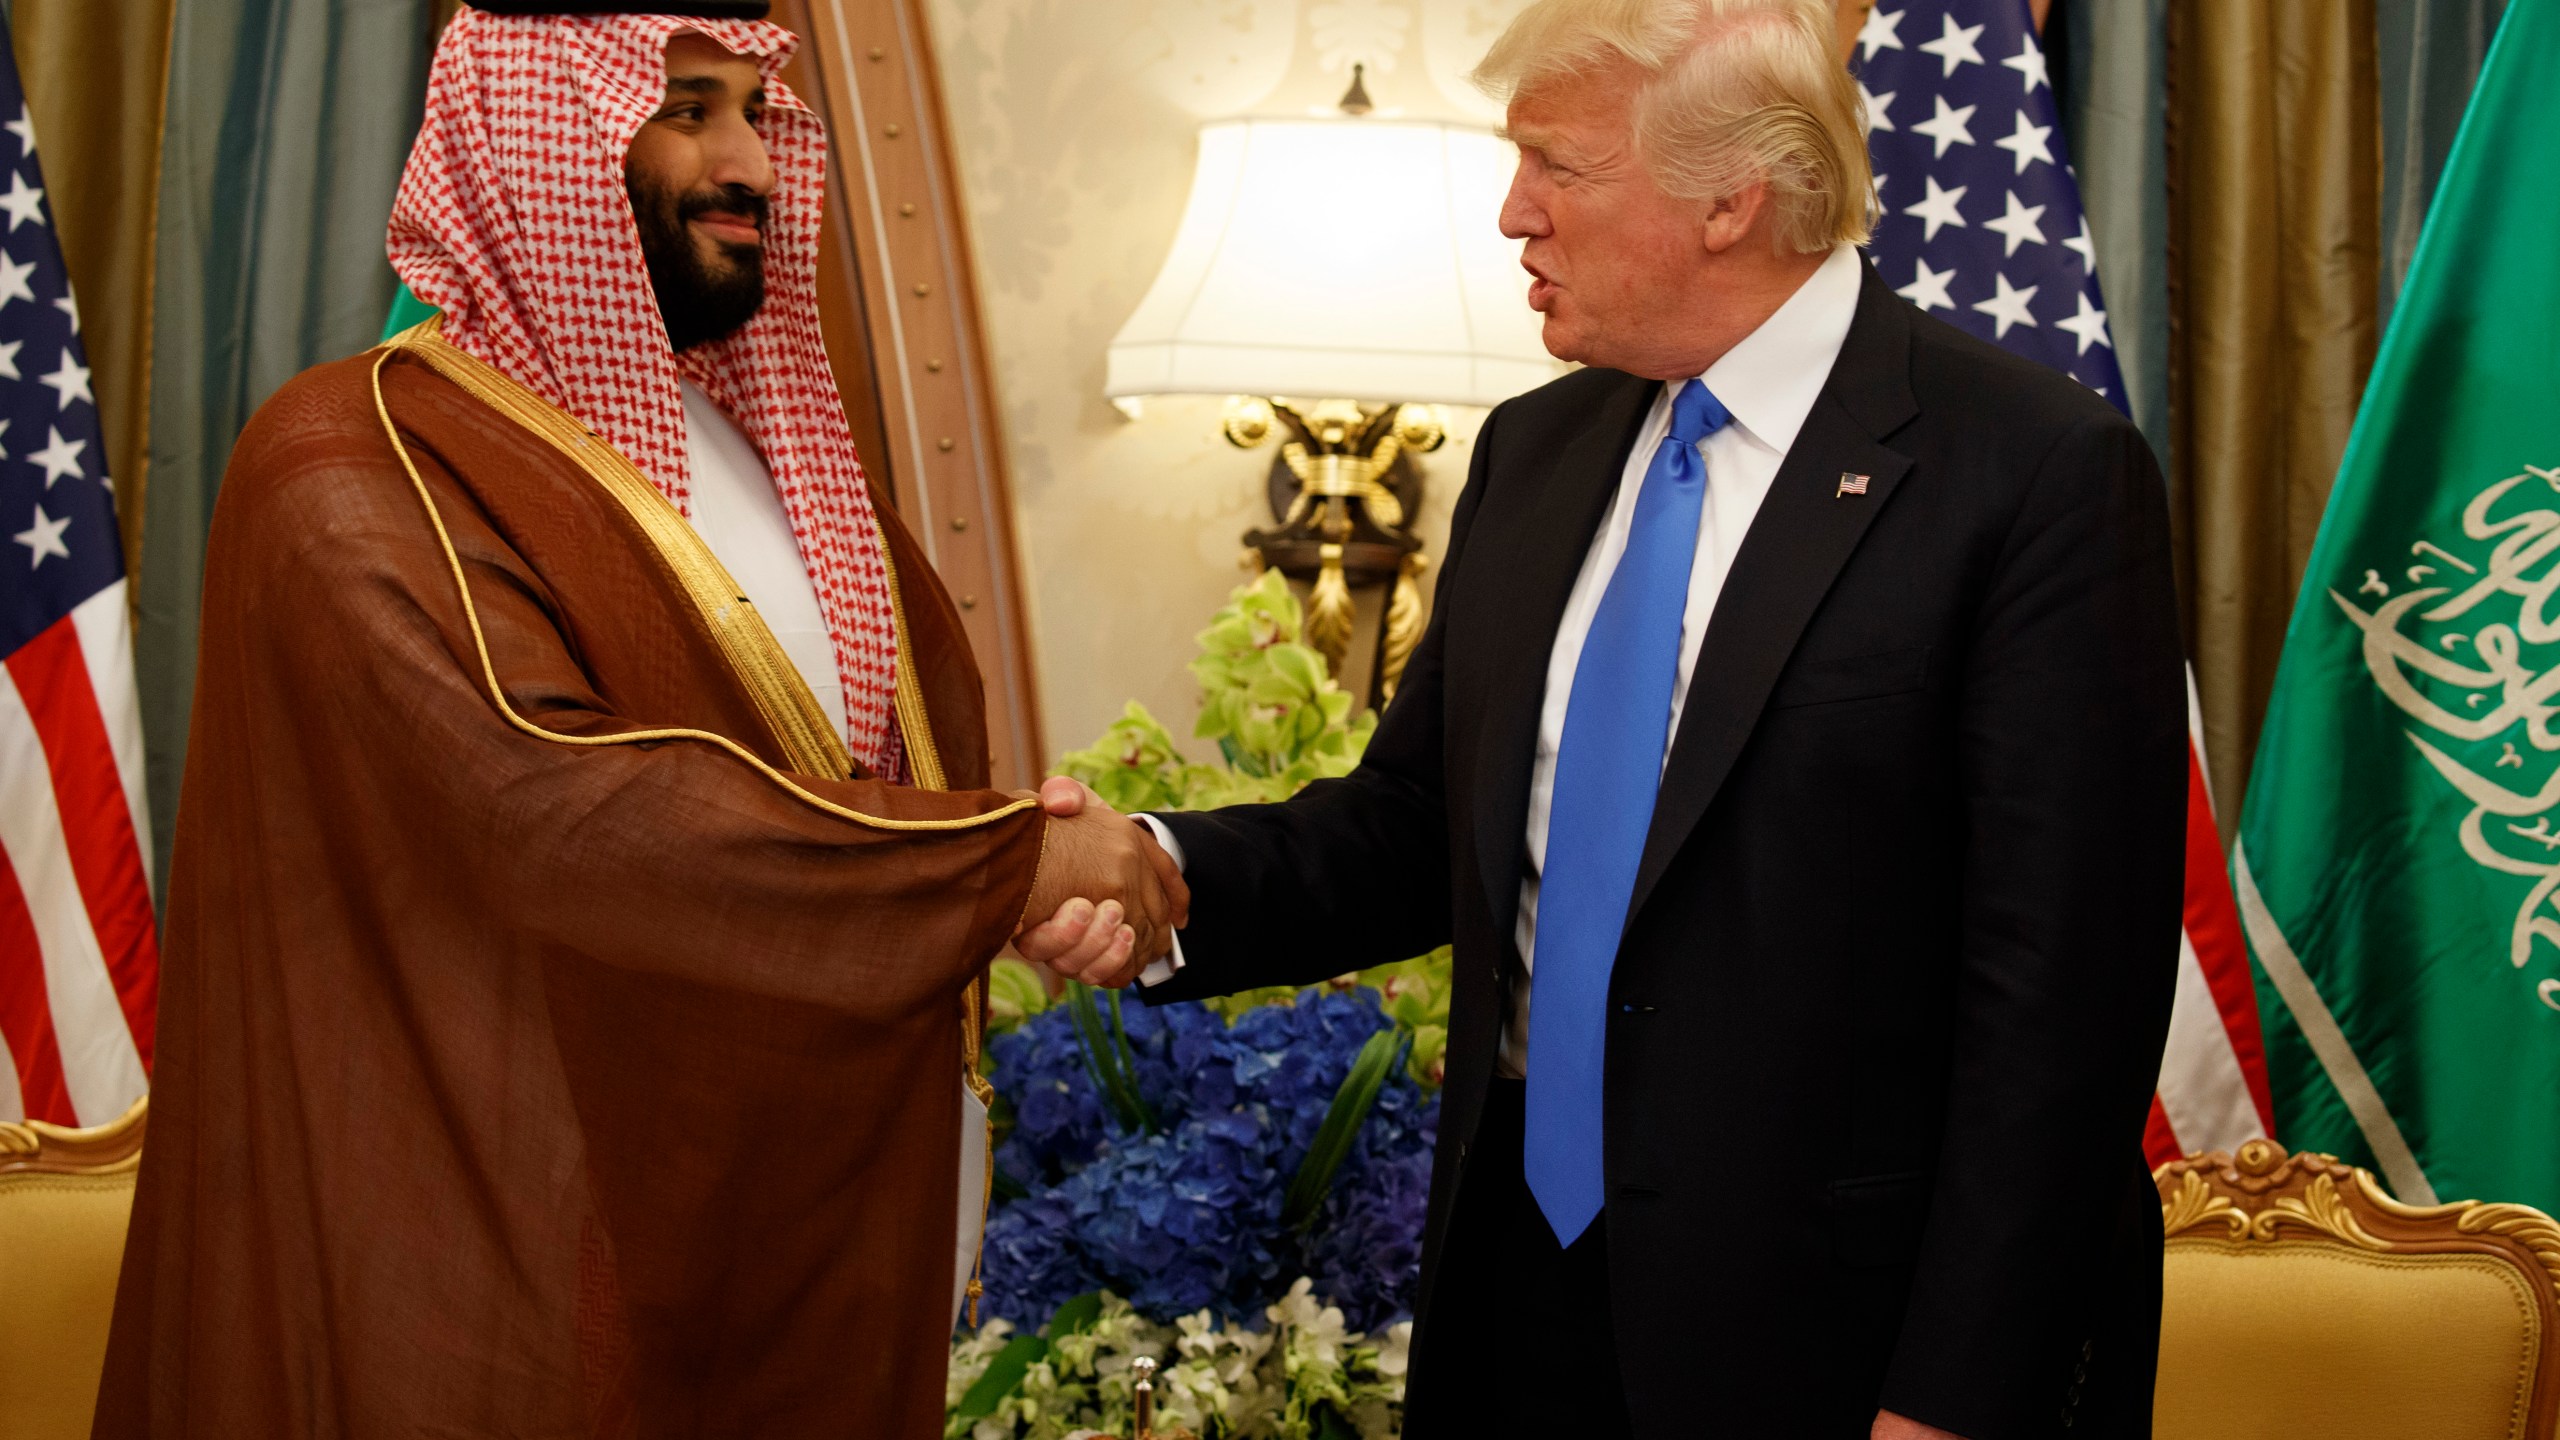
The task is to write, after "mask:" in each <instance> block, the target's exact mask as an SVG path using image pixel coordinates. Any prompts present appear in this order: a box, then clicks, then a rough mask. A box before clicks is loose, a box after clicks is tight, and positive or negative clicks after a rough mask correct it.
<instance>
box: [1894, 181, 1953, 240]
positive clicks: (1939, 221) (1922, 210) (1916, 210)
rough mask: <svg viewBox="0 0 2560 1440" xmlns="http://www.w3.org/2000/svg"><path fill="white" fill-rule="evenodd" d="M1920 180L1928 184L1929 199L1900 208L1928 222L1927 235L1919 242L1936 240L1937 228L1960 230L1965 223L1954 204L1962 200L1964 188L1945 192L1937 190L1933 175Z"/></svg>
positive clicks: (1906, 213) (1903, 211) (1907, 213)
mask: <svg viewBox="0 0 2560 1440" xmlns="http://www.w3.org/2000/svg"><path fill="white" fill-rule="evenodd" d="M1920 178H1921V179H1922V180H1924V181H1926V182H1928V186H1929V198H1927V199H1925V200H1923V201H1921V202H1920V203H1919V204H1917V205H1906V206H1904V207H1902V213H1903V214H1905V215H1917V216H1919V217H1920V218H1921V219H1922V220H1924V221H1926V222H1928V233H1926V234H1924V235H1922V236H1921V237H1920V238H1921V240H1922V241H1923V242H1926V241H1930V240H1935V239H1937V238H1938V227H1940V226H1942V225H1953V226H1956V227H1957V228H1959V229H1962V228H1963V226H1964V223H1965V221H1964V216H1962V215H1960V214H1958V213H1956V202H1957V201H1959V200H1961V199H1963V198H1964V192H1965V187H1964V186H1962V185H1959V186H1957V187H1956V188H1954V189H1953V190H1945V189H1941V188H1939V186H1938V177H1937V176H1935V175H1923V176H1921V177H1920Z"/></svg>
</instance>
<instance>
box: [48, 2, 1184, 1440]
mask: <svg viewBox="0 0 2560 1440" xmlns="http://www.w3.org/2000/svg"><path fill="white" fill-rule="evenodd" d="M487 3H489V4H495V3H496V0H487ZM702 3H705V4H709V3H714V0H702ZM728 8H729V9H730V10H731V11H732V13H734V10H735V8H736V6H735V0H729V6H728ZM789 44H790V37H789V36H788V34H787V33H785V32H782V31H780V30H778V29H777V28H775V27H772V26H769V25H764V24H760V23H749V22H747V21H743V20H735V19H713V18H706V17H703V16H699V15H698V16H696V17H694V18H690V19H680V18H671V17H667V16H654V17H637V16H615V17H610V18H604V17H595V18H581V19H568V18H559V17H540V18H536V17H529V16H528V17H502V16H499V15H495V14H489V13H477V12H474V11H468V10H466V11H465V12H463V14H462V16H461V17H460V18H459V19H457V20H456V21H455V22H454V24H453V25H452V26H451V27H450V28H449V30H448V32H447V34H446V37H445V39H444V42H443V44H442V46H441V47H440V49H439V52H438V57H437V62H436V71H435V76H434V79H433V81H432V82H431V96H430V101H429V106H428V115H427V120H426V124H425V127H424V129H423V130H422V132H421V135H420V138H419V141H418V145H417V148H416V150H415V151H414V152H413V154H412V157H411V162H410V167H409V171H408V173H407V175H406V176H405V177H404V180H403V185H402V191H401V197H400V202H399V205H398V208H397V210H396V211H395V215H394V220H393V238H392V251H393V256H394V260H395V263H396V264H397V265H398V267H399V268H400V270H401V272H402V274H403V276H404V277H405V278H406V279H407V280H408V281H409V283H410V284H411V286H412V287H413V288H414V289H416V290H417V291H418V293H419V294H420V295H421V296H422V297H424V298H426V299H428V300H429V301H431V302H433V303H435V304H437V305H438V306H440V307H441V308H442V312H443V314H442V318H441V322H440V324H439V323H431V324H429V325H427V326H423V327H420V329H419V330H416V331H412V332H410V333H409V334H407V335H404V336H403V337H401V338H399V339H398V340H395V341H393V342H391V343H390V344H387V345H385V346H384V347H382V348H380V349H377V350H374V351H372V352H370V353H367V354H365V355H361V356H357V357H354V358H352V359H347V360H342V361H338V362H336V363H334V364H329V365H323V366H320V367H318V368H316V369H314V370H312V371H309V372H308V373H306V374H304V375H303V376H301V377H300V378H298V379H296V380H295V381H293V382H292V383H291V384H289V385H287V386H286V387H285V388H284V389H283V390H282V391H281V392H279V393H278V394H277V396H276V397H275V398H274V399H273V400H271V401H269V402H268V403H267V404H266V405H265V406H264V407H263V408H262V409H261V410H260V411H259V413H258V415H257V417H256V418H255V419H254V420H253V421H252V422H251V424H250V426H249V428H248V430H247V431H246V432H245V433H244V434H243V435H242V437H241V439H240V442H239V445H238V447H237V449H236V450H235V451H234V453H233V456H232V460H231V466H230V469H229V472H228V474H227V476H226V478H225V482H224V486H223V491H222V499H221V504H220V507H219V510H218V511H217V514H216V517H215V524H214V529H213V536H212V545H211V551H210V554H209V556H208V562H207V582H206V595H205V608H204V617H205V618H204V632H203V648H202V662H201V669H200V672H199V680H198V689H197V693H196V701H195V720H194V729H193V744H192V747H191V749H190V752H189V755H188V768H187V778H186V787H185V792H184V796H183V799H182V802H181V805H180V808H179V812H178V844H177V853H176V857H175V860H174V862H173V866H172V872H171V882H170V897H169V908H168V916H167V928H166V940H165V946H166V949H165V954H166V962H165V964H166V969H165V980H164V983H165V986H166V988H165V991H164V994H163V1001H162V1009H161V1028H160V1033H159V1045H160V1051H159V1054H160V1064H159V1072H158V1082H159V1083H158V1085H157V1093H156V1095H155V1096H154V1099H153V1111H154V1113H153V1117H152V1127H151V1139H150V1144H149V1146H148V1149H147V1152H146V1158H145V1162H144V1166H143V1172H142V1180H141V1189H140V1193H139V1196H138V1198H137V1201H136V1205H135V1210H134V1217H133V1228H132V1233H131V1238H130V1240H129V1242H128V1246H127V1251H126V1259H125V1265H124V1271H123V1277H122V1282H121V1288H120V1291H119V1294H118V1299H117V1308H116V1318H115V1327H114V1333H113V1337H112V1340H111V1343H110V1346H109V1354H108V1361H107V1369H106V1378H105V1383H104V1386H103V1390H102V1394H101V1396H100V1405H99V1410H98V1420H97V1428H96V1433H97V1434H98V1435H99V1436H101V1437H119V1440H121V1437H137V1436H146V1435H149V1436H179V1435H189V1436H197V1435H200V1436H223V1437H231V1436H241V1437H247V1436H258V1437H272V1436H304V1435H309V1436H321V1435H326V1436H369V1435H390V1434H397V1435H402V1436H409V1435H432V1436H499V1435H504V1436H572V1435H575V1436H588V1435H614V1436H624V1435H652V1436H654V1435H732V1434H735V1435H747V1434H754V1435H802V1434H827V1435H849V1436H865V1437H869V1436H883V1437H896V1436H926V1435H934V1434H939V1433H940V1428H941V1413H942V1391H943V1375H944V1372H945V1368H946V1345H947V1337H948V1328H949V1325H950V1322H951V1317H952V1310H953V1285H954V1251H955V1236H954V1217H955V1215H956V1214H958V1213H959V1212H960V1211H961V1210H962V1208H963V1206H964V1205H969V1206H971V1207H972V1208H974V1207H975V1205H977V1204H982V1203H983V1198H984V1197H983V1194H980V1195H976V1196H967V1197H964V1196H963V1195H962V1194H961V1187H960V1183H959V1181H958V1178H957V1176H958V1167H955V1165H954V1154H955V1149H957V1148H961V1141H962V1137H963V1136H964V1124H965V1122H964V1119H963V1110H964V1103H965V1102H964V1094H963V1090H962V1080H963V1076H964V1074H968V1073H969V1071H968V1068H967V1067H968V1064H969V1061H970V1059H971V1058H972V1057H973V1055H974V1049H975V1039H976V1023H977V1019H978V1016H979V1014H980V1013H981V1012H980V1011H979V1010H978V1009H977V1008H976V1001H975V996H974V994H973V993H971V992H972V991H973V988H974V987H973V982H974V981H976V980H977V979H978V977H980V976H981V975H982V974H983V971H984V967H985V965H986V963H987V961H988V960H989V959H990V957H992V956H993V955H994V953H995V952H996V951H997V950H998V949H999V948H1000V947H1002V946H1003V945H1004V944H1005V943H1006V941H1007V939H1008V938H1009V937H1010V936H1012V935H1014V934H1015V933H1016V932H1017V930H1018V929H1019V928H1020V927H1021V925H1022V924H1023V922H1024V920H1025V918H1026V917H1033V918H1048V919H1049V920H1050V923H1051V924H1052V925H1056V924H1059V923H1062V922H1061V921H1060V920H1059V919H1058V918H1057V917H1061V916H1063V917H1064V920H1063V923H1065V924H1067V925H1068V926H1069V928H1071V929H1072V928H1074V927H1077V926H1081V927H1082V931H1083V933H1084V935H1085V936H1086V939H1085V941H1084V942H1083V945H1082V949H1081V952H1080V953H1079V954H1078V955H1077V956H1076V957H1074V962H1073V963H1074V964H1076V965H1078V966H1081V965H1086V964H1097V965H1102V966H1106V967H1110V968H1114V969H1117V968H1120V967H1122V966H1124V965H1125V964H1128V963H1134V962H1136V961H1139V960H1143V959H1145V958H1148V957H1151V956H1152V955H1154V954H1155V953H1156V952H1157V951H1159V950H1160V949H1162V948H1163V946H1164V944H1165V940H1164V936H1165V935H1166V933H1167V932H1168V931H1169V929H1170V925H1171V922H1172V921H1173V919H1174V918H1176V916H1177V914H1178V911H1179V907H1180V904H1181V900H1182V896H1181V892H1180V888H1179V882H1178V880H1167V879H1165V878H1163V877H1164V876H1165V874H1166V868H1165V867H1164V865H1163V863H1162V862H1161V860H1160V858H1159V857H1157V856H1156V855H1155V854H1153V853H1152V851H1153V842H1152V841H1151V840H1148V839H1146V838H1145V833H1144V832H1143V831H1141V830H1140V829H1139V828H1138V827H1136V826H1134V825H1131V824H1129V823H1127V822H1126V821H1125V820H1121V819H1118V818H1116V817H1110V816H1107V815H1089V816H1079V817H1076V818H1072V819H1051V818H1048V817H1046V816H1044V815H1043V814H1042V812H1041V810H1040V808H1039V806H1038V804H1037V803H1036V802H1035V801H1034V800H1032V799H1030V798H1028V797H1024V796H1019V795H1014V794H1008V793H1004V792H999V791H993V790H990V789H989V788H987V777H988V761H987V750H986V743H985V735H984V730H983V714H982V703H983V700H982V695H981V692H980V686H979V680H978V675H977V670H976V667H975V664H974V662H973V661H972V659H971V656H970V653H969V648H968V645H967V642H966V640H965V639H964V638H963V636H962V632H961V628H960V624H959V618H958V615H957V613H956V611H955V610H954V609H953V607H952V605H951V603H950V601H949V599H948V597H947V596H946V595H945V594H944V592H943V590H942V588H941V586H940V585H938V584H937V583H936V582H935V580H934V578H933V575H932V573H931V571H930V570H929V569H927V568H926V565H925V563H924V560H923V556H922V552H921V551H920V549H919V547H918V546H917V545H916V543H915V541H914V539H913V538H912V537H911V536H910V535H909V534H908V533H907V531H906V530H905V529H904V528H903V527H902V526H901V525H900V524H899V522H898V519H897V517H896V515H895V513H894V512H893V511H892V510H891V509H890V508H889V506H888V504H887V503H886V500H885V497H883V496H881V495H880V494H878V493H877V492H875V491H872V490H870V489H868V488H867V482H865V481H864V480H863V477H862V475H861V471H860V468H859V464H858V462H857V461H855V460H854V457H853V453H852V448H851V443H850V439H849V437H847V435H846V434H845V430H844V422H843V416H842V412H841V409H840V407H839V406H838V404H837V400H836V396H835V392H834V389H833V385H832V381H831V380H830V379H829V378H828V377H827V374H826V371H825V368H824V361H823V352H822V351H821V350H820V349H819V348H818V332H817V325H816V310H815V301H814V281H813V276H814V258H813V257H814V252H815V246H816V226H817V217H818V213H819V203H820V202H819V195H820V191H819V188H818V182H819V178H820V177H821V176H822V174H823V152H822V151H821V150H820V149H818V148H817V147H818V145H819V144H820V143H821V140H820V137H819V132H818V122H817V121H816V119H815V117H814V116H812V115H810V114H809V112H808V111H806V110H805V109H803V108H801V107H800V105H799V103H798V102H797V101H796V100H795V99H793V98H792V97H790V96H789V94H788V93H787V92H786V91H784V90H783V89H782V87H781V86H780V85H779V83H778V82H777V81H775V80H774V79H773V74H774V72H775V70H776V69H777V68H778V67H779V65H780V63H781V60H782V58H783V56H784V55H785V54H786V53H787V51H788V47H789ZM626 166H627V167H628V173H627V174H626V173H625V167H626ZM626 187H627V188H626ZM626 196H627V197H628V198H626ZM670 247H674V248H670ZM644 250H645V252H646V253H645V254H644ZM748 272H753V274H752V276H750V275H749V273H748ZM749 279H753V280H754V281H755V282H756V283H754V284H748V283H747V281H748V280H749ZM751 292H755V293H751ZM724 307H726V310H725V313H724ZM698 401H699V402H700V404H697V402H698ZM703 405H708V406H711V407H712V408H710V409H708V410H704V409H702V408H701V407H702V406H703ZM724 426H725V427H726V428H725V430H724V429H723V427H724ZM742 477H743V478H742ZM742 485H743V486H744V487H745V488H744V489H743V490H742V489H740V488H739V487H740V486H742ZM721 486H726V487H728V488H727V489H726V490H725V491H723V490H721V489H720V487H721ZM756 487H762V489H761V491H760V492H758V491H757V488H756ZM716 494H725V495H726V496H727V497H728V498H727V500H724V501H720V502H719V503H722V504H729V505H730V509H729V510H728V511H727V512H725V513H727V515H728V517H729V519H728V520H727V521H725V522H723V523H725V524H728V525H729V526H730V529H731V530H732V531H736V532H738V533H747V532H748V531H752V530H753V529H754V525H755V524H758V523H761V524H763V525H764V527H765V528H764V531H763V532H762V533H763V536H764V539H765V540H766V541H768V542H772V541H774V539H775V537H776V536H780V537H781V540H780V541H779V542H778V543H779V545H780V552H779V553H780V555H781V556H782V559H781V560H779V561H775V560H774V555H775V549H774V544H772V543H768V544H766V545H765V546H764V548H763V549H762V550H758V549H757V548H756V547H755V546H754V545H752V544H748V543H747V542H746V541H739V540H736V539H735V538H734V536H733V538H732V541H731V543H729V544H723V545H715V544H714V543H712V542H711V540H710V539H709V538H707V537H709V536H710V535H712V534H714V533H715V527H714V526H713V525H712V523H711V519H710V517H711V516H712V514H713V510H714V508H715V495H716ZM742 496H743V499H742V498H741V497H742ZM777 503H778V509H776V508H775V507H776V505H777ZM758 504H761V505H762V506H763V507H764V509H763V510H761V511H758V510H757V509H756V508H755V507H756V505H758ZM741 517H744V518H741ZM759 517H760V518H759ZM742 526H743V527H745V529H744V530H740V528H739V527H742ZM777 527H786V528H777ZM749 538H750V539H752V538H753V536H752V535H750V537H749ZM731 555H734V556H737V557H742V558H740V559H738V560H737V561H736V564H737V566H738V573H737V574H735V575H733V574H732V573H731V570H730V566H729V565H727V564H724V557H727V556H731ZM757 557H761V558H757ZM750 561H751V562H752V567H753V568H755V569H756V570H758V571H759V573H758V574H751V573H749V571H750V568H751V565H750ZM768 562H771V563H768ZM765 594H771V595H773V596H777V597H780V598H778V599H776V600H773V601H771V602H770V603H771V605H772V606H773V607H775V608H777V609H782V610H793V613H794V614H796V615H798V616H799V618H800V620H804V621H806V622H807V623H806V624H805V625H800V626H799V628H794V626H795V625H798V624H799V621H791V622H788V623H786V621H785V620H783V619H777V620H775V621H774V623H773V624H772V625H770V626H769V625H768V624H767V620H766V618H765V617H764V615H763V614H762V611H763V610H764V609H766V608H767V604H768V602H767V601H766V600H765V599H764V595H765ZM751 599H752V600H754V601H755V603H750V600H751ZM794 607H796V609H795V608H794ZM810 617H815V618H814V619H812V618H810ZM811 627H814V628H811ZM795 637H796V638H795ZM813 645H814V647H815V648H814V649H813V648H812V646H813ZM830 701H832V703H830ZM1044 850H1045V852H1046V859H1045V860H1044ZM1074 896H1081V897H1084V898H1082V899H1071V898H1070V897H1074ZM966 1139H967V1140H968V1141H969V1142H971V1143H975V1144H978V1145H983V1133H982V1131H981V1133H979V1134H977V1135H973V1136H967V1137H966ZM980 1153H981V1158H982V1155H983V1152H980Z"/></svg>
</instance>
